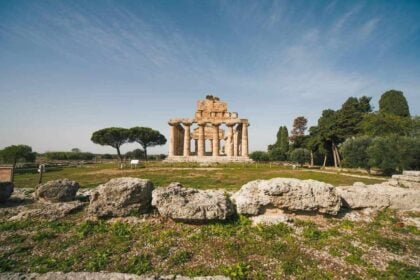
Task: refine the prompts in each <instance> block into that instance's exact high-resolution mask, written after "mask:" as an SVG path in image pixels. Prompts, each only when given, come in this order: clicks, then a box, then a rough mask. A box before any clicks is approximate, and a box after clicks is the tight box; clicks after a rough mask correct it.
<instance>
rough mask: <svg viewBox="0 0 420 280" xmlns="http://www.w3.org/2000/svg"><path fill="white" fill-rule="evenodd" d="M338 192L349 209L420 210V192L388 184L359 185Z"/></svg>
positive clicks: (339, 189) (345, 187)
mask: <svg viewBox="0 0 420 280" xmlns="http://www.w3.org/2000/svg"><path fill="white" fill-rule="evenodd" d="M336 192H337V193H338V194H339V195H340V196H341V197H342V199H343V206H344V207H346V208H349V209H363V208H373V209H384V208H392V209H397V210H418V209H420V191H418V190H416V189H408V188H400V187H395V186H393V185H390V184H389V183H388V182H385V183H381V184H374V185H362V184H360V183H359V184H355V185H353V186H340V187H337V188H336Z"/></svg>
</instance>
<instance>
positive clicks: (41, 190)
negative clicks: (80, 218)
mask: <svg viewBox="0 0 420 280" xmlns="http://www.w3.org/2000/svg"><path fill="white" fill-rule="evenodd" d="M78 189H79V183H77V182H76V181H71V180H69V179H59V180H54V181H48V182H47V183H45V184H42V185H39V186H38V187H37V189H36V190H35V192H34V197H35V199H37V200H40V201H45V202H67V201H72V200H74V198H75V196H76V192H77V190H78Z"/></svg>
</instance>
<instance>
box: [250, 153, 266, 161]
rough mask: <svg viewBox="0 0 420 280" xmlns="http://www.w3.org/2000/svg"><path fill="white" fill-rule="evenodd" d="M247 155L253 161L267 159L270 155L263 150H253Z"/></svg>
mask: <svg viewBox="0 0 420 280" xmlns="http://www.w3.org/2000/svg"><path fill="white" fill-rule="evenodd" d="M249 157H250V158H251V159H252V160H255V161H269V160H270V157H269V156H268V153H267V152H263V151H255V152H252V153H251V154H250V155H249Z"/></svg>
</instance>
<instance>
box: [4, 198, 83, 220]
mask: <svg viewBox="0 0 420 280" xmlns="http://www.w3.org/2000/svg"><path fill="white" fill-rule="evenodd" d="M86 204H87V203H84V202H80V201H77V200H76V201H70V202H61V203H42V204H37V205H36V206H38V207H39V208H35V209H31V208H28V207H25V206H21V207H19V208H16V212H15V213H16V215H14V216H12V217H11V218H10V219H9V220H12V221H13V220H22V219H34V218H44V219H48V220H57V219H60V218H63V217H65V216H67V215H69V214H71V213H74V212H76V211H78V210H80V209H82V208H83V206H84V205H86Z"/></svg>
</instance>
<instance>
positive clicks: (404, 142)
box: [367, 136, 420, 175]
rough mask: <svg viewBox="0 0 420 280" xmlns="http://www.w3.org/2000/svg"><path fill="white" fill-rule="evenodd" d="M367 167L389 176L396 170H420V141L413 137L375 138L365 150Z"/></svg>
mask: <svg viewBox="0 0 420 280" xmlns="http://www.w3.org/2000/svg"><path fill="white" fill-rule="evenodd" d="M367 155H368V157H369V165H370V166H372V167H377V168H380V169H382V170H383V172H384V174H386V175H390V174H392V173H395V172H396V171H397V170H398V171H400V172H401V171H402V170H404V169H415V170H418V169H419V168H420V139H419V138H414V137H400V136H389V137H377V138H375V139H373V141H372V144H371V145H370V146H369V148H368V149H367Z"/></svg>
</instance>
